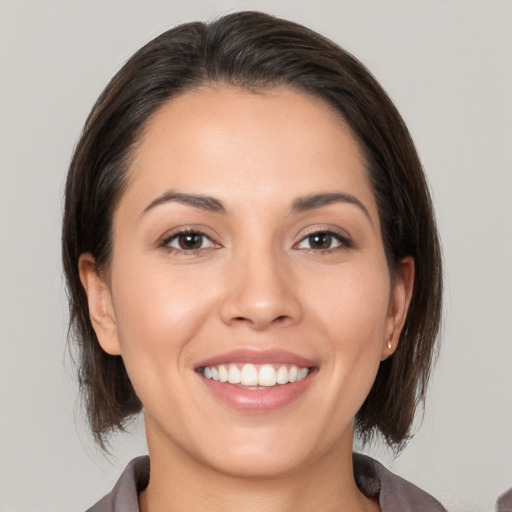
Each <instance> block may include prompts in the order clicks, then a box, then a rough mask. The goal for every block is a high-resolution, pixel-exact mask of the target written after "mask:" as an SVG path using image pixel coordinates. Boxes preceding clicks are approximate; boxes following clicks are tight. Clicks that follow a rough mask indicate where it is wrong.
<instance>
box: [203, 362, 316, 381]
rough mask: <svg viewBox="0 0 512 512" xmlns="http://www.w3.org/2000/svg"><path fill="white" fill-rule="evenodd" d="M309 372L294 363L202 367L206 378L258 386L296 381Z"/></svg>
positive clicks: (307, 369)
mask: <svg viewBox="0 0 512 512" xmlns="http://www.w3.org/2000/svg"><path fill="white" fill-rule="evenodd" d="M276 368H277V369H276ZM309 372H310V370H309V368H299V367H297V366H296V365H294V364H292V365H290V366H287V365H284V364H282V365H280V366H279V367H274V366H273V365H271V364H264V365H261V366H255V365H253V364H250V363H247V364H244V365H243V366H242V368H241V369H240V365H237V364H229V365H224V364H221V365H218V366H206V367H205V368H203V375H204V376H205V377H206V378H207V379H211V380H214V381H216V382H229V383H230V384H241V385H242V386H259V387H272V386H275V385H276V384H280V385H283V384H288V383H289V382H298V381H300V380H302V379H304V378H306V377H307V376H308V374H309Z"/></svg>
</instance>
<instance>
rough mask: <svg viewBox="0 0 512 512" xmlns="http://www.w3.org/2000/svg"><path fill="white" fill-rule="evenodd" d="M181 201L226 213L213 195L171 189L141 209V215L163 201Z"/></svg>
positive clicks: (195, 206) (209, 210)
mask: <svg viewBox="0 0 512 512" xmlns="http://www.w3.org/2000/svg"><path fill="white" fill-rule="evenodd" d="M172 202H176V203H181V204H186V205H188V206H192V207H194V208H199V209H200V210H205V211H208V212H213V213H226V208H225V207H224V205H223V204H222V203H221V202H220V201H219V200H218V199H216V198H215V197H211V196H205V195H202V194H183V193H180V192H174V191H172V190H170V191H168V192H165V193H164V194H162V195H161V196H159V197H157V198H156V199H154V200H153V201H151V203H150V204H148V206H146V208H144V210H143V211H142V215H144V214H145V213H147V212H148V211H149V210H152V209H153V208H155V207H156V206H159V205H161V204H165V203H172Z"/></svg>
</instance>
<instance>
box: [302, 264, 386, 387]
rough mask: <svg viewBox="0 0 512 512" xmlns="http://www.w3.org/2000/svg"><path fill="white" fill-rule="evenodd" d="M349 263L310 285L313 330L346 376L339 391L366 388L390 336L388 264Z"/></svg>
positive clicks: (338, 370) (338, 371) (332, 363)
mask: <svg viewBox="0 0 512 512" xmlns="http://www.w3.org/2000/svg"><path fill="white" fill-rule="evenodd" d="M368 268H370V269H372V267H368V266H366V267H364V268H362V267H358V266H351V267H350V268H349V267H348V266H347V267H346V268H344V269H343V271H340V270H338V272H337V274H336V275H332V276H330V278H329V279H328V278H327V277H326V278H325V279H318V276H317V279H316V280H315V282H314V283H313V282H311V284H310V285H309V288H310V291H309V294H308V295H309V297H310V302H309V307H310V309H311V315H310V316H311V317H312V318H314V321H315V325H314V327H313V328H314V331H316V332H318V333H320V337H321V339H323V340H328V342H327V343H325V346H324V347H325V350H326V354H325V359H326V360H328V361H329V365H330V366H331V370H332V371H333V372H334V374H335V375H337V376H338V378H339V379H342V380H344V381H350V382H348V383H347V382H344V383H343V385H342V386H340V388H339V389H340V393H345V392H349V391H350V392H352V393H354V394H357V395H360V394H361V393H362V394H364V393H367V392H368V391H369V389H370V388H371V385H372V384H373V380H374V378H375V375H376V372H377V370H378V367H379V364H380V360H381V353H382V344H383V342H384V340H385V337H386V325H387V318H388V310H389V297H390V280H389V273H388V271H387V267H383V266H382V265H376V266H375V267H373V268H374V270H372V271H369V270H368Z"/></svg>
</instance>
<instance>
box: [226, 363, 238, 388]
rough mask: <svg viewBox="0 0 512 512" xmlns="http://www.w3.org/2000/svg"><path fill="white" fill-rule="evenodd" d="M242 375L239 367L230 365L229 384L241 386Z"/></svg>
mask: <svg viewBox="0 0 512 512" xmlns="http://www.w3.org/2000/svg"><path fill="white" fill-rule="evenodd" d="M240 380H241V375H240V370H239V369H238V366H236V365H234V364H230V365H229V370H228V382H229V383H230V384H240Z"/></svg>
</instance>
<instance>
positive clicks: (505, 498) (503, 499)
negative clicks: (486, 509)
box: [494, 487, 512, 512]
mask: <svg viewBox="0 0 512 512" xmlns="http://www.w3.org/2000/svg"><path fill="white" fill-rule="evenodd" d="M494 511H495V512H512V487H511V488H510V489H508V490H507V491H505V492H504V493H503V494H501V495H500V496H499V497H498V500H497V501H496V506H495V508H494Z"/></svg>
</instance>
